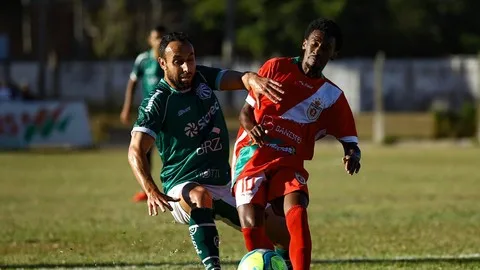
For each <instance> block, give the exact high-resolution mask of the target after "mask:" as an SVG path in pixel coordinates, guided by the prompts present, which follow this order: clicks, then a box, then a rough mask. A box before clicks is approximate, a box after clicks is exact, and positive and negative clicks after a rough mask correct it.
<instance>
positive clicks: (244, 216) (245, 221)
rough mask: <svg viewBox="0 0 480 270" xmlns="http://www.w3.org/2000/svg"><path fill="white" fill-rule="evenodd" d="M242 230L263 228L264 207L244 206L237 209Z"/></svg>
mask: <svg viewBox="0 0 480 270" xmlns="http://www.w3.org/2000/svg"><path fill="white" fill-rule="evenodd" d="M238 215H239V216H240V224H241V225H242V228H253V227H260V226H263V224H264V220H265V210H264V207H261V206H260V205H254V204H245V205H241V206H239V207H238Z"/></svg>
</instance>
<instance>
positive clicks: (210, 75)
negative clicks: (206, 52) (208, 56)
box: [197, 65, 227, 90]
mask: <svg viewBox="0 0 480 270" xmlns="http://www.w3.org/2000/svg"><path fill="white" fill-rule="evenodd" d="M225 72H227V70H226V69H220V68H213V67H207V66H202V65H197V73H198V74H199V75H200V76H202V78H203V80H204V81H205V82H206V83H207V85H208V87H210V88H211V89H213V90H221V89H220V82H221V81H222V77H223V75H224V74H225Z"/></svg>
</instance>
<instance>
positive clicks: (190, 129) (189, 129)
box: [184, 123, 198, 138]
mask: <svg viewBox="0 0 480 270" xmlns="http://www.w3.org/2000/svg"><path fill="white" fill-rule="evenodd" d="M184 131H185V135H187V136H188V137H190V138H193V137H195V136H197V134H198V127H197V125H196V124H195V123H188V124H187V126H186V127H185V129H184Z"/></svg>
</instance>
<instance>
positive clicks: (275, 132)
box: [232, 58, 358, 180]
mask: <svg viewBox="0 0 480 270" xmlns="http://www.w3.org/2000/svg"><path fill="white" fill-rule="evenodd" d="M298 61H299V58H273V59H270V60H268V61H267V62H266V63H265V64H264V65H263V66H262V67H261V68H260V70H259V72H258V73H259V75H260V76H263V77H268V78H271V79H273V80H275V81H278V82H280V83H281V84H282V85H283V89H284V90H285V94H284V95H283V97H282V101H281V102H279V103H278V104H275V103H273V102H271V101H270V100H269V99H268V98H266V97H264V96H263V97H261V99H260V108H258V107H257V106H256V105H257V104H255V99H254V98H253V96H252V95H251V93H249V95H248V96H247V99H246V101H247V103H248V104H250V105H251V106H252V107H254V115H255V120H256V121H257V123H260V124H261V125H262V126H263V127H264V129H265V130H267V131H268V132H267V139H266V145H265V146H263V147H261V148H259V147H258V146H257V145H252V144H251V141H250V138H249V137H248V136H247V133H246V131H245V130H243V128H240V130H239V132H238V135H237V140H236V143H235V146H234V156H233V160H232V171H233V173H232V176H233V178H234V180H236V179H237V178H238V177H239V176H241V175H243V174H247V175H252V174H254V173H257V172H260V171H263V170H265V169H267V168H272V166H287V167H301V168H303V161H304V160H311V159H312V158H313V153H314V146H315V141H316V140H318V139H321V138H323V137H324V136H326V135H327V134H328V135H332V136H334V137H336V138H337V139H338V140H341V141H344V142H358V138H357V131H356V127H355V121H354V118H353V114H352V111H351V109H350V106H349V104H348V102H347V100H346V98H345V95H344V93H343V91H342V90H340V89H339V88H338V87H337V86H336V85H335V84H333V83H332V82H331V81H329V80H328V79H326V78H324V77H323V78H309V77H307V76H305V74H304V73H303V72H302V71H301V70H300V68H299V64H298Z"/></svg>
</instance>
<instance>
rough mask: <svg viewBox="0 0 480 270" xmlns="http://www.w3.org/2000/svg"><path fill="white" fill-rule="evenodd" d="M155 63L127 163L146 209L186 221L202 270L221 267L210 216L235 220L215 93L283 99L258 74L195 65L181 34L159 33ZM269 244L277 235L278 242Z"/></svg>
mask: <svg viewBox="0 0 480 270" xmlns="http://www.w3.org/2000/svg"><path fill="white" fill-rule="evenodd" d="M159 62H160V65H161V67H162V69H163V70H164V72H165V77H164V78H163V79H162V80H160V82H159V84H158V86H157V89H156V91H154V92H152V93H150V96H149V97H148V98H146V99H144V100H143V102H142V104H141V105H140V108H139V112H138V119H137V121H136V122H135V125H134V127H133V130H132V138H131V142H130V147H129V151H128V160H129V163H130V166H131V168H132V170H133V173H134V175H135V177H136V178H137V181H138V182H139V184H140V185H141V186H142V188H143V190H144V191H145V192H146V194H147V197H148V200H147V204H148V211H149V214H150V215H152V216H155V215H157V214H158V208H160V210H161V211H162V212H165V209H168V210H170V211H171V213H172V215H173V218H174V219H175V221H176V222H178V223H181V224H188V225H189V232H190V236H191V240H192V243H193V246H194V248H195V250H196V252H197V254H198V256H199V257H200V259H201V261H202V263H203V265H204V266H205V269H207V270H209V269H220V259H219V248H218V247H219V237H218V231H217V228H216V225H215V221H214V219H217V218H218V219H220V218H221V219H222V220H226V222H227V224H230V225H234V226H236V227H237V229H239V225H240V223H239V217H238V213H237V211H236V208H235V200H234V198H233V196H232V194H231V192H230V186H229V185H230V166H229V163H228V158H229V137H228V130H227V127H226V124H225V119H224V116H223V113H222V110H221V108H220V104H219V102H218V100H217V98H216V96H215V93H214V92H213V90H224V91H225V90H239V89H247V90H251V91H253V92H254V93H255V94H256V95H257V98H258V96H260V95H265V96H267V97H269V98H270V99H271V100H272V101H273V102H278V101H279V100H280V94H281V93H283V91H282V90H281V88H280V87H281V85H280V84H278V83H277V82H275V81H273V80H270V79H266V78H263V77H260V76H258V75H257V74H256V73H251V72H246V73H241V72H237V71H232V70H221V69H217V68H211V67H206V66H200V65H196V62H195V54H194V49H193V46H192V44H191V43H190V41H189V40H188V37H187V36H186V35H185V34H183V33H171V34H167V35H165V36H163V37H162V41H161V44H160V58H159ZM153 145H156V147H157V149H158V152H159V154H160V157H161V159H162V163H163V168H162V171H161V174H160V179H161V182H162V186H163V193H162V192H161V191H160V190H159V188H158V187H157V185H156V184H155V182H154V180H153V178H152V176H151V173H150V167H149V163H148V161H147V156H146V153H148V151H150V149H151V148H152V146H153ZM272 216H273V215H272ZM281 225H282V224H278V223H277V224H276V227H281ZM272 227H273V226H272ZM276 229H277V230H278V228H272V230H276ZM287 238H288V235H287ZM284 239H285V238H284ZM272 241H273V242H276V243H280V242H281V241H282V240H281V239H280V236H279V241H275V239H272ZM286 246H287V247H288V244H287V245H286Z"/></svg>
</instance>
